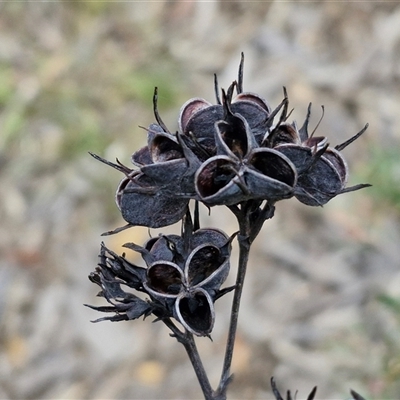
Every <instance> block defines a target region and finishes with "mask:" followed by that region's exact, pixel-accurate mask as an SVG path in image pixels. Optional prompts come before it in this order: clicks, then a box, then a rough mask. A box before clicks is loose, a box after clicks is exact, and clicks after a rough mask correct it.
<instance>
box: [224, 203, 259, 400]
mask: <svg viewBox="0 0 400 400" xmlns="http://www.w3.org/2000/svg"><path fill="white" fill-rule="evenodd" d="M232 211H233V213H234V214H235V215H236V217H237V219H238V223H239V234H238V242H239V261H238V273H237V277H236V285H235V293H234V296H233V301H232V310H231V320H230V325H229V332H228V339H227V343H226V349H225V358H224V364H223V368H222V374H221V379H220V384H219V386H218V391H217V393H218V394H219V397H218V399H221V400H224V399H226V390H227V386H228V384H229V382H230V381H231V375H230V369H231V364H232V357H233V349H234V346H235V338H236V330H237V324H238V317H239V308H240V299H241V297H242V291H243V283H244V278H245V276H246V269H247V261H248V259H249V253H250V240H249V237H250V215H251V214H250V212H251V208H250V207H249V206H248V204H242V207H241V209H240V212H239V209H238V208H237V207H236V208H234V209H232Z"/></svg>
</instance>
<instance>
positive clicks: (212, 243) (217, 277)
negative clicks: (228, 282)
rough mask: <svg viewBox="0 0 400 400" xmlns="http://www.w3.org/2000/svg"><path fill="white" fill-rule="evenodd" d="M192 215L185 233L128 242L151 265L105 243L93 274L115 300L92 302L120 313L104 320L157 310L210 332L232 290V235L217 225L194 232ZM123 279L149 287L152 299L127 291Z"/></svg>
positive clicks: (193, 330) (200, 332)
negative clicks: (223, 298) (216, 309)
mask: <svg viewBox="0 0 400 400" xmlns="http://www.w3.org/2000/svg"><path fill="white" fill-rule="evenodd" d="M187 219H188V221H187V223H186V224H185V230H184V232H183V235H182V236H178V235H165V236H164V235H162V236H159V237H157V238H152V239H150V240H149V241H148V242H147V243H146V244H145V245H144V246H138V245H136V244H134V243H126V244H125V245H124V246H125V247H127V248H129V249H131V250H134V251H136V252H138V253H140V254H141V256H142V258H143V260H144V262H145V263H146V267H140V266H137V265H134V264H132V263H130V262H129V261H127V260H126V259H125V257H120V256H117V255H116V254H115V253H113V252H112V251H110V250H108V249H106V248H105V247H104V246H103V247H102V252H101V255H100V263H99V265H98V268H97V269H96V271H95V272H94V273H92V274H91V275H90V279H91V280H92V281H93V282H94V283H96V284H98V285H99V286H100V287H101V288H102V291H101V292H100V295H101V296H103V297H105V298H106V300H107V301H108V302H109V303H110V304H112V306H108V307H94V306H91V308H94V309H96V310H98V311H103V312H114V313H115V315H113V316H108V317H104V318H101V319H100V320H105V319H106V320H111V321H119V320H130V319H137V318H139V317H141V316H147V315H149V314H151V313H153V314H155V315H156V316H157V317H158V318H159V319H163V318H164V319H165V318H175V319H176V320H177V321H179V322H180V323H181V325H182V326H183V327H184V328H185V329H186V330H187V331H189V332H191V333H193V334H195V335H197V336H208V335H209V334H210V333H211V331H212V328H213V326H214V321H215V312H214V301H215V300H216V299H217V298H219V297H220V296H221V295H223V294H224V293H226V292H227V290H226V289H225V290H222V291H221V289H220V288H221V285H222V284H223V283H224V281H225V279H226V278H227V276H228V272H229V257H230V251H231V240H232V238H229V237H228V236H227V235H226V234H225V233H224V232H222V231H220V230H217V229H198V230H196V231H195V232H192V230H193V229H192V225H191V223H190V219H189V216H188V217H187ZM121 285H126V286H128V287H130V288H133V289H135V290H136V291H138V292H143V293H146V294H147V295H148V296H149V297H150V300H149V301H145V300H142V299H141V298H140V297H139V296H137V295H134V294H132V293H127V292H125V291H124V290H122V288H121Z"/></svg>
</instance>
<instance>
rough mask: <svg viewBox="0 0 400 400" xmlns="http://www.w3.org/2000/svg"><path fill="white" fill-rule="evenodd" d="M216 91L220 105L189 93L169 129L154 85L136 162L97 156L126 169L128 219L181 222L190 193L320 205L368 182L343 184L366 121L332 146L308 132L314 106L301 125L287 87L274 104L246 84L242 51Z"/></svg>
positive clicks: (123, 201)
mask: <svg viewBox="0 0 400 400" xmlns="http://www.w3.org/2000/svg"><path fill="white" fill-rule="evenodd" d="M215 91H216V94H217V96H216V97H217V104H214V105H213V104H211V103H209V102H208V101H206V100H204V99H200V98H193V99H190V100H188V101H187V102H186V103H185V104H184V105H183V106H182V107H181V110H180V114H179V118H178V125H179V130H178V131H177V132H175V133H171V132H170V131H169V130H168V129H167V127H166V126H165V124H164V122H163V121H162V119H161V117H160V115H159V113H158V109H157V89H156V90H155V93H154V98H153V104H154V114H155V119H156V123H153V124H151V125H150V126H149V127H148V129H147V132H148V134H147V145H146V146H144V147H143V148H141V149H139V150H138V151H136V152H135V153H133V155H132V162H133V164H134V165H135V166H136V169H131V168H128V167H126V166H123V165H122V164H120V163H118V164H113V163H110V162H108V161H106V160H103V159H101V158H100V157H98V156H96V158H98V159H100V160H101V161H103V162H105V163H107V164H108V165H111V166H113V167H114V168H117V169H118V170H120V171H121V172H123V173H124V175H125V177H124V178H123V179H122V181H121V183H120V184H119V186H118V189H117V193H116V203H117V205H118V207H119V209H120V211H121V214H122V216H123V218H124V219H125V220H126V221H127V222H128V224H129V225H132V226H134V225H140V226H147V227H150V228H159V227H163V226H167V225H171V224H173V223H176V222H178V221H179V220H181V219H182V217H183V216H184V215H185V213H186V209H187V205H188V203H189V200H190V199H195V200H198V201H200V202H203V203H204V204H206V205H207V206H209V207H210V206H215V205H228V206H231V205H235V204H239V203H242V202H244V201H248V200H252V199H257V200H261V201H262V200H267V201H270V202H271V203H275V202H277V201H279V200H283V199H288V198H291V197H296V198H297V199H298V200H299V201H300V202H302V203H304V204H306V205H310V206H322V205H324V204H326V203H327V202H328V201H329V200H331V199H332V198H333V197H335V196H337V195H338V194H341V193H345V192H349V191H354V190H358V189H361V188H363V187H366V186H369V185H364V184H361V185H356V186H353V187H346V184H347V179H348V167H347V164H346V161H345V159H344V157H343V155H342V154H341V150H343V149H344V148H345V147H346V146H347V145H349V144H350V143H352V142H353V141H354V140H355V139H357V138H358V137H359V136H360V135H361V134H362V133H363V132H364V131H365V130H366V128H367V125H366V126H365V127H364V128H363V129H362V130H361V131H360V132H359V133H357V134H356V135H354V136H353V137H352V138H350V139H349V140H347V141H346V142H345V143H342V144H340V145H337V146H335V147H330V146H329V144H328V140H327V138H326V137H321V136H320V137H315V136H314V132H313V133H312V134H311V135H309V133H308V122H309V119H310V114H311V105H310V106H309V108H308V112H307V116H306V119H305V121H304V123H303V124H302V127H301V128H298V127H297V124H296V122H292V123H289V122H288V121H287V120H288V118H289V116H290V113H289V114H288V103H289V100H288V96H287V93H286V90H285V89H284V99H283V101H282V102H281V103H280V104H279V105H278V106H277V107H276V108H275V109H272V108H271V107H270V106H269V105H268V103H267V102H266V101H265V100H264V99H263V98H262V97H260V96H259V95H257V94H255V93H251V92H244V91H243V57H242V60H241V63H240V67H239V76H238V80H237V81H234V82H233V83H232V84H231V85H230V86H229V88H228V90H227V91H226V92H225V91H224V90H222V99H221V98H220V95H219V88H218V82H217V80H216V79H215ZM278 114H280V116H279V119H278V121H277V122H274V120H275V119H276V118H277V115H278Z"/></svg>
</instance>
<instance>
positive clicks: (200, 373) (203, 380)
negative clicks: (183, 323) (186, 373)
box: [182, 332, 215, 400]
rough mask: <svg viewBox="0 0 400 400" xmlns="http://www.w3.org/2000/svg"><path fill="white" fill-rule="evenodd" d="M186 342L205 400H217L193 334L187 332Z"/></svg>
mask: <svg viewBox="0 0 400 400" xmlns="http://www.w3.org/2000/svg"><path fill="white" fill-rule="evenodd" d="M185 337H186V340H185V341H184V342H182V344H183V346H184V347H185V350H186V353H187V354H188V356H189V359H190V362H191V363H192V366H193V369H194V371H195V373H196V376H197V379H198V381H199V383H200V386H201V390H202V391H203V394H204V399H205V400H213V399H215V397H214V395H213V390H212V387H211V384H210V381H209V379H208V376H207V373H206V371H205V369H204V366H203V363H202V361H201V358H200V355H199V352H198V350H197V346H196V342H195V341H194V337H193V335H192V334H191V333H189V332H187V333H186V335H185Z"/></svg>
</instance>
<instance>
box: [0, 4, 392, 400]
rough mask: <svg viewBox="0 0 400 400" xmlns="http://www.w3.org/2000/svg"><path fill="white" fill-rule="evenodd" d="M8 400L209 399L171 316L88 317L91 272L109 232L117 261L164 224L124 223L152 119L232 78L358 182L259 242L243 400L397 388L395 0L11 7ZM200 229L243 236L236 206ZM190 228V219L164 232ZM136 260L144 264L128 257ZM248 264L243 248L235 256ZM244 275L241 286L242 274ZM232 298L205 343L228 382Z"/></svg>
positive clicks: (0, 114)
mask: <svg viewBox="0 0 400 400" xmlns="http://www.w3.org/2000/svg"><path fill="white" fill-rule="evenodd" d="M0 34H1V40H0V188H1V190H0V218H1V219H0V221H1V222H0V254H1V257H0V353H1V355H0V398H1V399H200V398H201V397H202V395H201V391H200V389H199V386H198V383H197V381H196V378H195V375H194V372H193V371H192V369H191V366H190V364H189V362H188V360H187V357H186V354H185V352H184V349H183V347H182V346H181V345H180V344H178V343H177V342H176V340H174V339H172V338H170V337H169V336H168V333H169V332H168V330H167V329H166V328H165V327H164V326H163V325H162V324H161V323H155V324H152V323H151V318H149V319H147V320H145V321H144V322H143V321H133V322H120V323H110V322H102V323H98V324H93V323H91V322H90V320H94V319H96V318H98V317H100V316H101V315H100V314H99V313H97V312H95V311H93V310H90V309H88V308H85V307H84V306H83V304H84V303H89V304H94V305H100V304H105V302H104V301H101V299H98V298H96V297H95V296H96V294H97V292H98V287H96V286H95V285H93V284H92V283H90V282H89V280H88V279H87V275H88V274H89V273H90V272H91V271H92V270H94V268H95V266H96V264H97V261H98V260H97V254H98V251H99V245H100V242H101V240H104V241H105V242H106V244H107V245H108V246H109V247H110V248H112V249H114V250H115V251H117V252H121V251H122V249H121V244H123V243H125V242H127V241H130V242H132V241H133V242H136V243H139V244H140V243H143V242H144V241H145V240H146V239H147V238H148V237H149V234H151V235H152V236H155V235H158V233H159V231H158V230H152V231H151V232H149V231H148V230H147V229H146V228H135V229H129V230H126V231H124V232H122V233H120V234H117V235H114V236H108V237H105V238H101V237H100V234H101V233H102V232H105V231H108V230H111V229H114V228H116V227H118V226H122V225H124V221H123V220H122V218H121V217H120V215H119V212H118V210H117V208H116V206H115V204H114V193H115V189H116V187H117V185H118V182H119V180H120V178H121V177H122V176H121V174H120V173H119V172H118V171H115V170H113V169H112V168H108V167H107V166H105V165H103V164H101V163H99V162H97V161H95V160H94V159H92V158H91V157H90V156H89V155H88V151H92V152H95V153H97V154H99V155H101V156H103V157H105V158H107V159H110V160H114V159H115V158H116V157H118V158H119V159H120V160H121V161H122V162H123V163H125V164H128V165H129V163H130V155H131V154H132V153H133V152H134V151H135V150H136V149H138V148H139V147H141V146H143V145H144V144H145V142H146V132H145V130H143V129H141V128H140V127H139V126H148V125H149V124H150V123H152V122H154V117H153V114H152V95H153V90H154V86H157V87H158V88H159V108H160V113H161V115H162V117H163V119H164V121H165V123H166V125H167V126H168V127H169V129H170V130H171V131H175V130H176V129H177V117H178V115H179V109H180V106H181V105H182V104H183V103H184V102H185V101H186V100H188V99H189V98H191V97H204V98H205V99H207V100H208V101H211V102H214V91H213V90H214V89H213V74H214V73H217V74H218V77H219V82H220V85H221V86H222V87H225V88H226V87H227V86H228V85H229V84H230V83H231V82H232V81H233V80H234V79H236V77H237V68H238V65H239V61H240V53H241V52H242V51H243V52H244V53H245V72H244V87H245V90H247V91H252V92H256V93H258V94H260V95H261V96H262V97H264V98H266V99H267V101H268V102H269V103H270V104H271V106H272V107H275V106H276V105H277V104H278V103H279V102H280V101H281V100H282V96H283V94H282V87H283V86H286V88H287V90H288V93H289V99H290V102H291V103H290V104H291V107H293V108H294V111H293V114H292V117H293V118H294V119H295V120H297V121H298V122H299V123H302V122H303V120H304V117H305V114H306V110H307V106H308V103H309V102H312V103H313V115H312V118H311V123H310V127H311V130H312V129H313V128H314V127H315V126H316V124H317V123H318V120H319V119H320V116H321V113H322V111H321V107H320V106H321V105H324V106H325V116H324V118H323V120H322V122H321V124H320V126H319V127H318V130H317V134H318V135H323V136H325V135H326V136H328V138H329V141H330V143H331V144H332V145H336V144H338V143H341V142H343V141H344V140H346V139H348V138H349V137H351V136H352V135H354V134H355V133H356V132H358V131H359V130H360V129H361V128H362V127H363V126H364V125H365V123H366V122H368V123H369V124H370V126H369V129H368V130H367V132H366V133H365V134H364V135H363V136H362V137H361V138H360V139H358V140H357V141H356V142H355V143H353V144H352V145H351V146H350V147H348V148H346V149H345V150H344V155H345V157H346V159H347V160H348V164H349V168H350V172H351V176H350V182H349V184H356V183H366V182H369V183H371V184H373V187H372V188H368V189H364V190H362V191H359V192H355V193H350V194H345V195H343V196H339V197H337V198H335V199H334V200H332V201H331V202H330V203H329V204H328V205H326V206H324V207H323V208H310V207H306V206H304V205H302V204H300V203H299V202H297V201H296V200H295V199H291V200H288V201H283V202H281V203H279V204H278V205H277V210H276V216H275V218H274V219H273V220H271V221H269V222H268V223H266V224H265V226H264V228H263V230H262V233H261V234H260V236H259V238H258V239H257V241H256V242H255V244H254V249H253V253H252V255H251V260H250V267H249V274H248V278H247V282H246V286H245V289H244V299H243V305H242V310H241V316H240V320H239V332H238V338H237V343H236V351H235V357H234V363H233V372H234V373H235V380H234V382H233V384H232V385H231V387H230V392H229V393H230V398H231V399H272V398H273V396H272V393H271V390H270V385H269V380H270V377H271V376H274V377H275V379H276V381H277V385H278V387H279V389H280V390H281V391H282V394H284V393H285V390H286V389H291V390H292V392H294V391H295V390H296V389H298V390H299V398H305V397H306V396H307V395H308V393H309V392H310V391H311V389H312V387H313V386H315V385H317V386H318V392H317V398H318V399H345V398H348V397H349V389H350V388H353V389H354V390H356V391H357V392H359V393H360V394H362V395H363V396H365V397H366V398H368V399H400V130H399V126H400V5H399V4H398V3H397V2H391V1H387V2H386V1H380V2H348V3H343V2H328V1H319V2H318V1H315V2H280V1H268V2H267V1H260V2H244V1H243V2H230V1H222V0H221V1H210V2H200V1H190V0H188V1H163V0H160V1H157V2H136V1H130V2H113V1H106V2H102V1H93V2H89V1H88V2H84V1H82V2H80V1H76V2H57V1H55V2H1V3H0ZM203 211H204V213H203V216H202V221H203V224H204V226H217V227H219V228H222V229H225V230H226V231H227V232H228V234H231V233H233V232H234V231H235V230H236V225H235V222H234V220H233V219H232V216H231V214H229V213H228V212H227V211H225V210H224V209H222V208H219V209H213V210H212V211H211V215H210V216H208V214H207V210H203ZM171 230H172V231H174V232H179V230H180V227H179V226H173V227H172V228H169V229H165V230H163V232H168V231H171ZM129 256H130V257H131V258H132V259H133V260H134V261H135V262H137V263H141V261H140V260H139V259H138V258H135V256H134V255H133V254H132V255H129ZM232 262H233V265H235V259H234V260H233V261H232ZM234 272H235V268H234V267H232V276H231V277H230V278H229V279H230V281H229V282H227V284H229V283H232V282H233V280H234ZM231 298H232V297H231V295H227V296H225V298H223V299H221V300H219V301H218V302H217V321H216V325H215V329H214V333H213V340H214V341H213V342H211V341H209V340H208V339H207V338H200V339H199V340H198V345H199V348H200V351H201V354H202V355H203V357H204V362H205V365H206V369H207V371H208V372H209V374H210V379H211V381H212V383H213V385H214V386H215V385H216V384H217V382H218V379H219V374H220V371H221V367H222V357H223V351H224V343H225V340H226V337H225V335H226V331H227V325H228V318H229V309H230V302H231Z"/></svg>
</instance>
